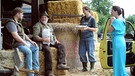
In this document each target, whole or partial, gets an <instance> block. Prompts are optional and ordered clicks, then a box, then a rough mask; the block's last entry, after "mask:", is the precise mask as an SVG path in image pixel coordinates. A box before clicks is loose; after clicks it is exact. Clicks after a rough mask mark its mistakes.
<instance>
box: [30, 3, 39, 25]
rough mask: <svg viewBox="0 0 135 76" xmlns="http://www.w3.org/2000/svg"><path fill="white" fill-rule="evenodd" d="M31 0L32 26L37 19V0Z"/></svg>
mask: <svg viewBox="0 0 135 76" xmlns="http://www.w3.org/2000/svg"><path fill="white" fill-rule="evenodd" d="M31 1H32V2H31V3H32V23H31V26H33V25H34V24H35V23H37V22H38V19H39V0H31Z"/></svg>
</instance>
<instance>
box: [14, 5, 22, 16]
mask: <svg viewBox="0 0 135 76" xmlns="http://www.w3.org/2000/svg"><path fill="white" fill-rule="evenodd" d="M23 12H25V11H24V10H22V8H20V7H16V8H15V9H14V10H13V12H12V15H13V16H15V15H16V14H17V13H23Z"/></svg>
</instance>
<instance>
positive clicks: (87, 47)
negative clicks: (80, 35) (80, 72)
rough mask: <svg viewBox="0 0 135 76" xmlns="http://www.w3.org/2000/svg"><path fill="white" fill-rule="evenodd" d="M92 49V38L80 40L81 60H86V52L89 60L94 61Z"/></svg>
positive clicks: (93, 47) (93, 46) (93, 48)
mask: <svg viewBox="0 0 135 76" xmlns="http://www.w3.org/2000/svg"><path fill="white" fill-rule="evenodd" d="M94 50H95V45H94V39H90V40H80V42H79V55H80V60H81V62H86V63H87V62H88V60H87V54H86V53H88V58H89V62H95V61H96V60H95V57H94Z"/></svg>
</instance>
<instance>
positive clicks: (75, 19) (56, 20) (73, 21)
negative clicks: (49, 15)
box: [54, 17, 81, 24]
mask: <svg viewBox="0 0 135 76" xmlns="http://www.w3.org/2000/svg"><path fill="white" fill-rule="evenodd" d="M80 19H81V17H80V18H79V17H77V18H62V19H54V23H75V24H79V23H80Z"/></svg>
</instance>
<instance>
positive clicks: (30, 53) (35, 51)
mask: <svg viewBox="0 0 135 76" xmlns="http://www.w3.org/2000/svg"><path fill="white" fill-rule="evenodd" d="M27 43H28V44H30V48H28V47H27V46H25V45H21V46H18V47H17V48H18V49H19V50H20V51H21V52H22V53H23V54H24V55H25V63H26V68H27V69H29V70H39V67H40V65H39V47H37V46H35V45H33V44H31V43H30V42H27ZM27 76H34V74H30V73H28V75H27Z"/></svg>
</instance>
